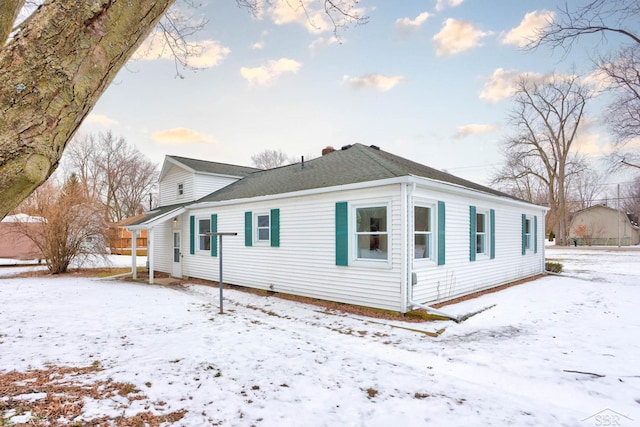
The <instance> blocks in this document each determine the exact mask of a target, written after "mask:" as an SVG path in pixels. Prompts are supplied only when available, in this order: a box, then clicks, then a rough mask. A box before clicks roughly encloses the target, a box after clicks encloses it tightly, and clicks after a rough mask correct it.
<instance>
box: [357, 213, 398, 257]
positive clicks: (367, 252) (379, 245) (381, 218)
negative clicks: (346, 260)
mask: <svg viewBox="0 0 640 427" xmlns="http://www.w3.org/2000/svg"><path fill="white" fill-rule="evenodd" d="M353 212H354V216H355V219H354V222H355V226H354V227H353V230H354V231H355V235H354V242H355V245H354V247H355V251H356V254H355V258H356V259H357V260H361V259H363V260H383V261H387V260H388V259H389V226H388V218H389V214H388V206H387V205H386V204H380V205H368V206H355V207H354V211H353Z"/></svg>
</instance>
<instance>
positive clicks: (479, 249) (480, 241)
mask: <svg viewBox="0 0 640 427" xmlns="http://www.w3.org/2000/svg"><path fill="white" fill-rule="evenodd" d="M476 253H479V254H483V253H484V234H478V235H476Z"/></svg>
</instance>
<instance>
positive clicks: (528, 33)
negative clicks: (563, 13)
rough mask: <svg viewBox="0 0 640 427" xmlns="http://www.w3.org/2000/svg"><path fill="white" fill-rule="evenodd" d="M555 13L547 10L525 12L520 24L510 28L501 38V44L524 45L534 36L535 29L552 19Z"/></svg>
mask: <svg viewBox="0 0 640 427" xmlns="http://www.w3.org/2000/svg"><path fill="white" fill-rule="evenodd" d="M554 16H555V13H553V12H550V11H548V10H536V11H533V12H529V13H527V14H526V15H525V16H524V18H523V19H522V21H521V22H520V25H518V26H517V27H515V28H512V29H511V30H510V31H509V32H508V33H507V34H506V35H505V36H504V37H503V38H502V43H503V44H513V45H516V46H519V47H524V46H526V45H527V44H528V43H529V42H531V41H532V40H533V39H535V37H536V33H537V31H539V30H541V29H542V28H543V27H544V26H546V25H547V24H549V23H550V22H551V21H553V18H554Z"/></svg>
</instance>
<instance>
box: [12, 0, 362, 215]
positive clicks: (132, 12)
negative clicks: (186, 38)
mask: <svg viewBox="0 0 640 427" xmlns="http://www.w3.org/2000/svg"><path fill="white" fill-rule="evenodd" d="M175 1H176V0H136V1H130V0H81V1H80V0H70V1H57V0H44V1H43V3H42V4H41V5H39V6H38V7H37V8H36V9H35V10H34V11H33V13H31V14H30V15H29V16H28V17H27V18H26V19H25V20H24V21H22V22H21V23H19V24H18V25H17V26H16V27H13V25H14V22H12V21H14V19H15V17H16V16H17V15H18V14H19V12H20V10H21V9H22V7H23V5H24V3H25V1H24V0H3V1H1V2H0V17H2V19H0V81H1V82H2V85H0V112H1V114H2V120H0V188H2V189H3V194H2V198H0V218H4V217H5V216H6V215H7V213H8V212H10V211H11V210H12V209H14V208H15V207H16V206H17V205H18V204H19V203H20V202H21V201H22V200H24V199H25V198H26V197H27V196H29V194H31V192H33V190H34V189H35V188H37V187H38V186H39V185H41V184H42V183H43V182H44V181H45V180H46V179H47V178H48V177H49V176H50V175H51V174H52V173H53V171H54V170H55V169H56V168H57V166H58V163H59V161H60V158H61V156H62V153H63V151H64V149H65V147H66V146H67V143H68V142H69V141H70V140H71V138H72V137H73V135H74V134H75V132H76V131H77V129H78V127H79V126H80V124H81V123H82V121H83V119H84V118H85V117H86V116H87V114H89V112H90V111H91V108H92V107H93V106H94V104H95V103H96V102H97V100H98V98H99V97H100V96H101V95H102V93H103V92H104V91H105V89H106V88H107V87H108V86H109V84H110V83H111V82H112V81H113V79H114V78H115V76H116V74H117V73H118V71H119V70H120V69H121V68H122V67H123V66H124V65H125V64H126V62H127V61H128V60H129V58H131V56H132V55H133V53H134V52H135V51H136V49H137V48H138V47H139V46H140V44H141V43H142V42H143V41H144V40H145V38H146V37H147V36H148V35H149V34H150V32H151V31H152V30H153V28H154V27H155V26H156V25H157V24H158V22H159V21H160V19H161V18H162V16H163V15H164V14H165V13H166V12H167V10H168V9H169V7H170V6H172V5H173V4H174V2H175ZM229 1H231V0H229ZM239 3H240V4H246V5H248V6H250V7H251V6H253V7H256V8H257V7H260V6H261V5H262V4H263V2H261V1H258V0H255V1H254V0H239ZM292 3H293V4H294V5H295V4H299V5H301V6H305V2H304V1H303V0H299V1H298V2H292ZM354 3H357V1H356V0H324V2H323V4H324V5H325V11H326V13H327V14H329V16H330V18H331V20H332V21H333V22H334V23H335V24H336V25H340V24H342V23H343V22H350V21H352V20H356V21H357V20H361V19H363V18H362V17H359V16H358V14H357V13H353V11H354V9H352V8H350V7H349V6H350V5H353V4H354ZM267 4H268V2H267ZM305 10H306V9H305ZM334 16H342V17H344V18H345V19H344V20H339V21H338V20H336V19H335V18H334ZM173 22H174V23H175V21H173ZM168 25H169V26H172V25H171V24H168ZM165 28H166V27H165ZM11 35H12V36H11Z"/></svg>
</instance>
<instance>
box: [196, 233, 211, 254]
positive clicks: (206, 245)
mask: <svg viewBox="0 0 640 427" xmlns="http://www.w3.org/2000/svg"><path fill="white" fill-rule="evenodd" d="M199 243H200V247H199V249H200V250H201V251H208V250H210V249H211V236H200V242H199Z"/></svg>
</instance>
